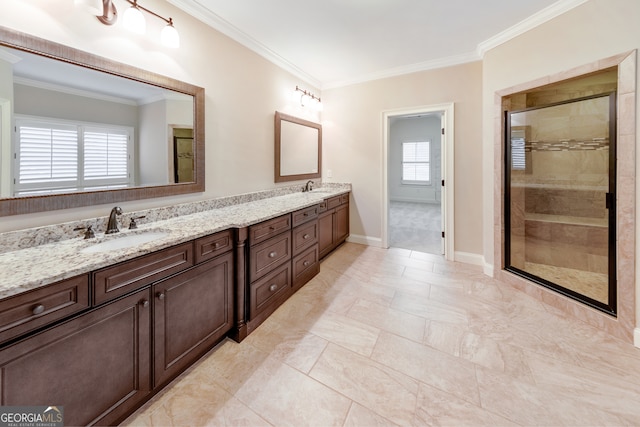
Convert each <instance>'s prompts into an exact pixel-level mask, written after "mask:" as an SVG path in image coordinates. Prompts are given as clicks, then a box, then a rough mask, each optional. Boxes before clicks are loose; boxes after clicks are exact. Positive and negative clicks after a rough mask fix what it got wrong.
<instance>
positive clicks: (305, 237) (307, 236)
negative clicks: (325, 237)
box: [302, 234, 311, 240]
mask: <svg viewBox="0 0 640 427" xmlns="http://www.w3.org/2000/svg"><path fill="white" fill-rule="evenodd" d="M309 237H311V236H309V235H308V234H305V235H304V236H302V238H303V239H305V240H307V239H308V238H309Z"/></svg>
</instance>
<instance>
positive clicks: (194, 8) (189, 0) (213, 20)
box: [167, 0, 320, 87]
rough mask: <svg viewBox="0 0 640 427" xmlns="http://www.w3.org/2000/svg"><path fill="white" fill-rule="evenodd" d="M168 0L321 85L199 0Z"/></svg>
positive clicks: (228, 35)
mask: <svg viewBox="0 0 640 427" xmlns="http://www.w3.org/2000/svg"><path fill="white" fill-rule="evenodd" d="M167 2H169V3H171V4H172V5H174V6H176V7H177V8H179V9H181V10H183V11H185V12H186V13H188V14H189V15H191V16H193V17H194V18H196V19H198V20H200V21H202V22H204V23H205V24H207V25H209V26H210V27H212V28H213V29H215V30H217V31H219V32H221V33H222V34H224V35H225V36H227V37H229V38H230V39H232V40H235V41H236V42H238V43H240V44H241V45H243V46H244V47H246V48H248V49H249V50H252V51H253V52H255V53H257V54H258V55H260V56H262V57H263V58H265V59H266V60H268V61H269V62H272V63H273V64H275V65H277V66H278V67H280V68H282V69H283V70H285V71H288V72H289V73H291V74H293V75H294V76H296V77H298V78H300V79H302V80H304V81H305V83H308V84H310V85H312V86H314V87H320V81H319V80H318V79H317V78H315V77H313V76H312V75H310V74H308V73H306V72H305V71H303V70H302V69H300V68H298V67H297V66H295V65H294V64H292V63H291V62H289V61H287V60H286V59H284V58H283V57H282V56H280V55H278V54H277V53H275V52H274V51H272V50H271V49H269V48H268V47H266V46H265V45H263V44H262V43H260V42H259V41H257V40H255V39H254V38H252V37H250V36H249V35H248V34H246V33H245V32H243V31H241V30H240V29H238V28H237V27H235V26H233V25H232V24H231V23H229V22H228V21H226V20H224V19H222V18H221V17H220V16H218V15H216V14H215V13H213V12H212V11H211V10H209V9H207V8H206V7H204V6H203V5H202V4H200V2H199V1H198V0H167Z"/></svg>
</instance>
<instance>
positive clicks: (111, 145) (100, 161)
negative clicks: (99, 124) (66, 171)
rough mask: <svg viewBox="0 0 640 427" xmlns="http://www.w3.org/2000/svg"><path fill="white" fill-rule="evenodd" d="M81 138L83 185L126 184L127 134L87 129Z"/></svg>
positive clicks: (127, 166) (127, 161) (127, 170)
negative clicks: (82, 139)
mask: <svg viewBox="0 0 640 427" xmlns="http://www.w3.org/2000/svg"><path fill="white" fill-rule="evenodd" d="M83 136H84V179H85V181H86V182H85V183H86V184H87V185H89V184H90V183H93V184H96V183H98V182H99V183H102V184H126V183H127V182H128V179H129V169H128V168H129V165H128V163H129V151H128V145H129V134H128V133H126V132H124V131H115V130H109V129H98V128H89V127H87V128H85V129H84V132H83Z"/></svg>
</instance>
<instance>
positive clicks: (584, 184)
mask: <svg viewBox="0 0 640 427" xmlns="http://www.w3.org/2000/svg"><path fill="white" fill-rule="evenodd" d="M506 122H507V123H506V124H507V126H506V130H507V135H506V138H505V140H506V145H507V147H506V156H505V159H506V161H507V165H506V168H505V170H506V188H505V210H506V212H505V213H506V215H505V218H506V233H505V234H506V236H505V237H506V239H505V257H506V259H505V265H506V269H507V270H509V271H512V272H514V273H516V274H519V275H521V276H524V277H526V278H528V279H530V280H532V281H534V282H536V283H538V284H540V285H542V286H546V287H548V288H551V289H554V290H556V291H558V292H560V293H563V294H565V295H567V296H569V297H572V298H575V299H578V300H580V301H582V302H584V303H586V304H589V305H591V306H593V307H596V308H598V309H600V310H602V311H605V312H608V313H610V314H615V311H616V286H615V268H616V260H615V231H616V230H615V94H614V93H611V94H605V95H599V96H593V97H589V98H581V99H576V100H572V101H568V102H562V103H558V104H552V105H547V106H544V107H534V108H529V109H526V110H521V111H514V112H507V113H506Z"/></svg>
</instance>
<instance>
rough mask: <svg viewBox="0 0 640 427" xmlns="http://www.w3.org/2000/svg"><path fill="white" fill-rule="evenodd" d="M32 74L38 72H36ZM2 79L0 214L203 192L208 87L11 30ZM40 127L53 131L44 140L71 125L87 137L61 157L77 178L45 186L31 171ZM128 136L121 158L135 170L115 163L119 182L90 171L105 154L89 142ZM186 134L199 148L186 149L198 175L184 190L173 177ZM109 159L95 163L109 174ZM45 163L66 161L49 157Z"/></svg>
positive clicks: (1, 39) (1, 54) (4, 35)
mask: <svg viewBox="0 0 640 427" xmlns="http://www.w3.org/2000/svg"><path fill="white" fill-rule="evenodd" d="M29 64H33V65H35V67H29ZM34 68H35V69H37V70H38V72H37V73H34V74H31V73H32V71H31V70H32V69H34ZM16 70H19V71H16ZM45 70H46V72H44V73H43V71H45ZM80 73H83V74H80ZM0 75H1V76H2V78H1V79H0V82H1V83H0V216H8V215H18V214H27V213H34V212H43V211H51V210H57V209H67V208H73V207H81V206H91V205H98V204H111V203H119V202H123V201H130V200H140V199H148V198H154V197H165V196H173V195H178V194H187V193H196V192H203V191H204V181H205V171H204V165H205V159H204V89H203V88H201V87H198V86H194V85H192V84H189V83H185V82H182V81H179V80H175V79H172V78H169V77H166V76H162V75H159V74H156V73H153V72H150V71H146V70H142V69H139V68H136V67H133V66H130V65H126V64H122V63H119V62H115V61H111V60H108V59H105V58H103V57H99V56H97V55H94V54H91V53H87V52H84V51H81V50H77V49H74V48H71V47H68V46H64V45H61V44H58V43H54V42H51V41H48V40H44V39H40V38H38V37H34V36H31V35H29V34H25V33H21V32H18V31H15V30H12V29H8V28H5V27H0ZM60 76H61V77H60ZM59 78H66V81H63V80H60V79H59ZM17 123H20V125H18V124H17ZM34 123H35V125H34ZM42 123H54V124H53V125H51V126H50V128H51V129H49V128H47V129H45V130H46V132H49V131H51V132H52V133H53V132H54V131H56V130H57V129H58V128H63V129H64V130H66V129H67V125H68V127H71V128H73V135H76V134H77V135H81V136H78V137H77V138H78V143H77V147H80V148H77V151H78V152H76V153H74V154H72V155H71V160H69V156H66V157H65V159H64V161H65V162H67V163H68V164H71V165H72V166H71V167H70V168H69V167H67V169H73V168H74V167H75V166H73V164H74V163H73V162H76V164H77V171H75V172H73V173H71V175H73V174H74V173H75V174H76V176H75V178H74V177H72V178H69V176H68V175H69V174H68V173H67V172H62V173H61V175H60V176H61V177H62V178H60V176H56V177H53V178H52V175H51V174H49V175H48V176H47V177H46V178H45V179H44V181H47V180H48V184H42V185H41V184H38V182H39V181H42V180H41V179H39V178H38V176H37V175H38V174H39V173H40V172H41V171H40V170H39V169H37V170H36V173H35V174H31V175H29V174H26V173H24V171H25V170H28V169H29V168H31V169H32V170H34V168H35V167H34V166H30V165H29V164H28V162H29V161H30V160H29V146H28V145H27V144H26V142H24V141H27V142H28V141H29V138H30V134H29V131H30V130H34V129H35V130H37V131H38V132H39V133H40V134H41V133H42V132H41V131H42V129H43V126H44V125H42ZM20 126H23V127H20ZM47 126H48V125H47ZM47 126H44V127H47ZM121 128H122V129H126V130H127V132H128V133H127V132H125V131H122V132H123V134H126V135H128V136H127V137H126V138H128V141H129V142H128V145H126V150H127V152H126V153H125V154H123V155H121V158H122V159H128V160H126V161H127V162H128V163H127V164H126V166H122V165H118V167H120V168H121V170H124V169H122V168H125V167H126V173H125V172H122V173H121V174H120V175H121V177H120V181H118V180H117V179H115V178H113V179H112V175H113V176H115V175H117V174H111V172H104V170H105V167H103V168H102V170H98V172H96V170H97V169H100V168H93V169H91V165H90V163H89V160H87V159H88V158H90V157H91V153H93V154H95V153H96V152H99V151H100V150H99V149H94V150H93V151H91V149H90V148H89V147H91V144H90V141H92V139H91V137H90V136H87V135H93V136H95V138H94V140H95V139H102V140H105V139H106V140H112V139H115V138H112V134H113V133H115V134H118V132H119V129H121ZM105 129H106V130H105ZM113 129H116V130H115V131H114V130H113ZM38 132H36V133H38ZM112 132H113V133H112ZM176 132H178V133H176ZM185 133H186V134H188V137H187V138H192V140H193V145H192V150H188V148H187V149H186V152H187V154H186V156H187V167H189V166H190V167H191V168H192V171H191V173H186V174H184V173H182V174H183V175H184V176H188V177H189V178H188V179H187V182H183V181H184V180H182V179H180V180H178V179H176V176H177V175H178V174H177V172H176V171H177V168H178V167H180V168H182V169H184V167H185V162H184V160H183V161H181V165H177V164H175V158H176V157H175V153H176V147H175V146H174V144H175V143H176V142H175V141H178V140H179V141H180V143H181V144H182V145H183V146H184V141H185V137H184V135H185ZM65 135H68V134H65ZM47 138H48V136H47ZM73 138H75V136H74V137H73ZM122 138H125V137H122ZM36 139H37V138H36ZM40 140H41V139H40ZM109 146H110V145H109ZM123 147H124V145H123ZM120 148H122V147H120ZM74 150H76V148H74ZM181 150H182V151H185V148H184V147H181ZM112 151H113V150H112ZM52 152H53V150H52ZM183 157H184V156H183ZM98 158H99V159H101V158H100V157H98ZM108 159H109V160H107V161H104V160H99V161H98V162H94V164H98V165H102V166H104V165H107V166H108V167H109V168H111V157H109V158H108ZM38 161H40V162H44V163H46V162H49V163H48V165H52V164H54V163H56V162H57V161H59V160H57V158H55V156H54V155H51V156H50V158H47V159H45V160H38ZM21 162H22V163H21ZM114 162H115V161H114ZM68 164H67V166H68ZM25 165H26V166H25ZM115 167H116V166H114V169H113V170H115ZM52 169H53V167H52ZM62 169H64V168H62ZM87 171H93V172H87ZM91 173H93V175H91ZM47 174H48V172H47V173H44V172H43V173H42V174H41V175H43V176H44V175H47ZM65 174H66V175H65ZM125 175H126V178H123V177H124V176H125ZM96 177H97V178H96ZM92 178H96V179H93V180H92ZM122 180H124V181H125V182H122Z"/></svg>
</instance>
